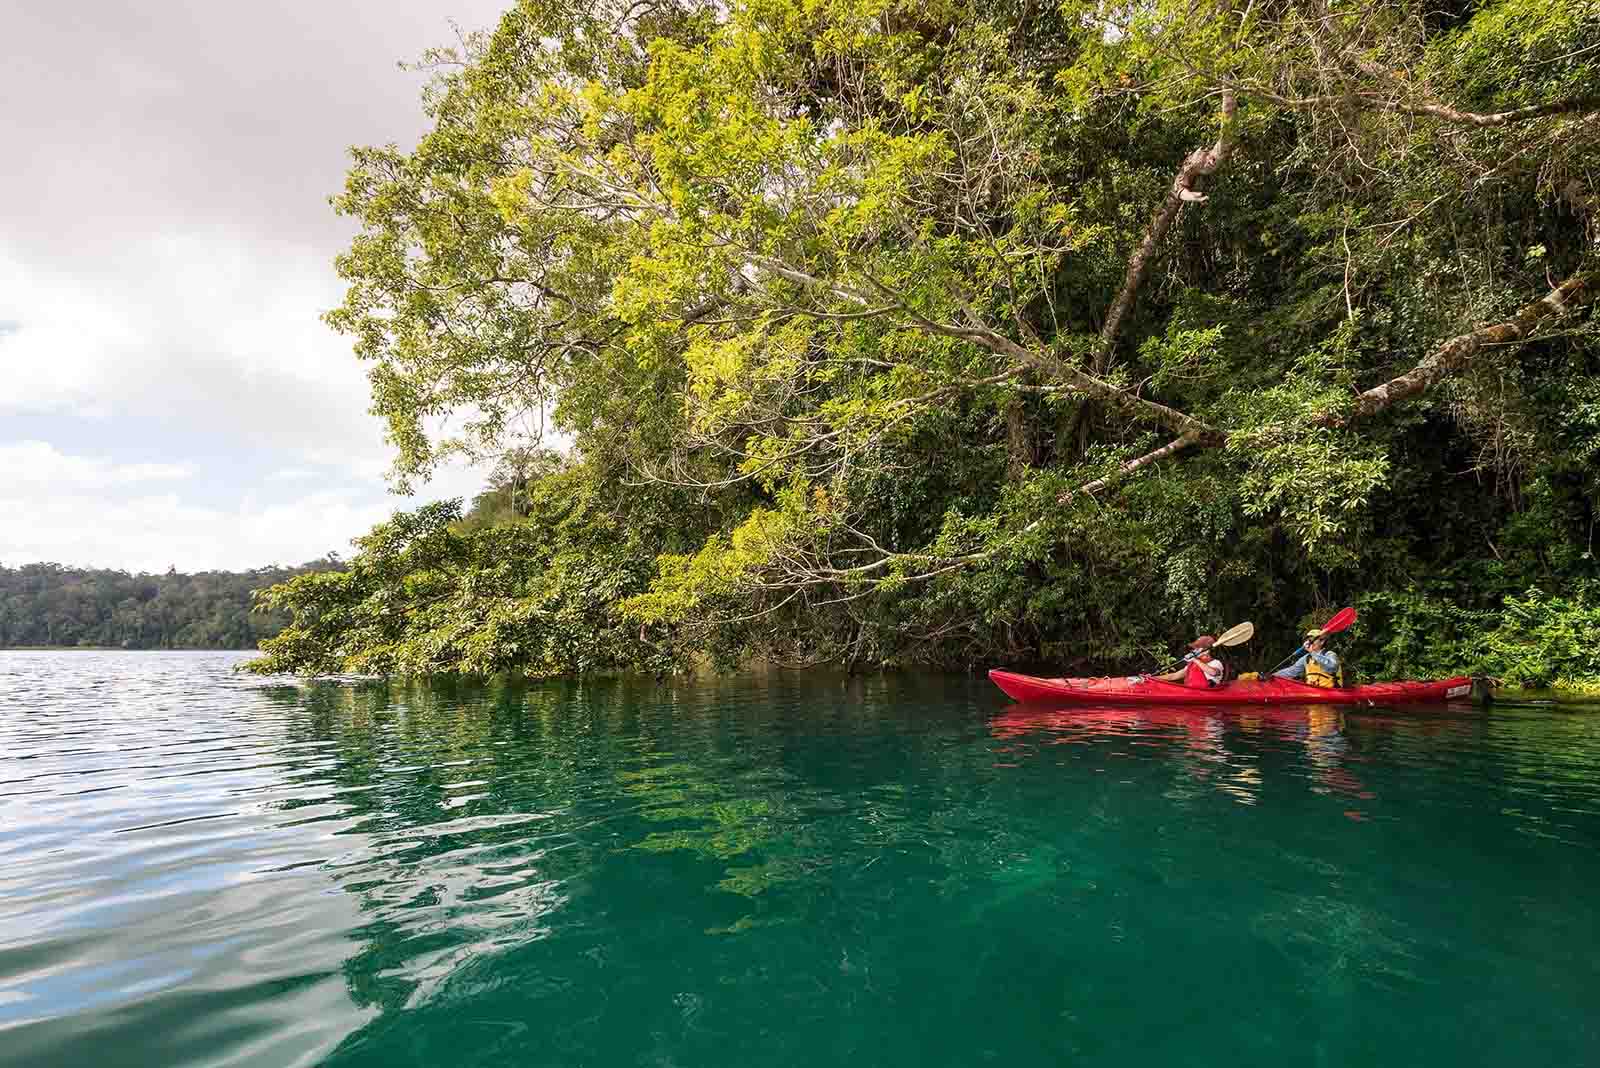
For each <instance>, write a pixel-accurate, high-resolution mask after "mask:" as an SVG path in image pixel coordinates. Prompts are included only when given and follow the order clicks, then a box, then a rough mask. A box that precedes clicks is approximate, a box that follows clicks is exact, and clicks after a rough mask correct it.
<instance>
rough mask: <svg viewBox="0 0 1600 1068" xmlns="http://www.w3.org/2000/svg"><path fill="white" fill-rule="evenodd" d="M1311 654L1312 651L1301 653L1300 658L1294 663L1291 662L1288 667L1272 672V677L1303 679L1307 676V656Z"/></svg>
mask: <svg viewBox="0 0 1600 1068" xmlns="http://www.w3.org/2000/svg"><path fill="white" fill-rule="evenodd" d="M1310 655H1311V654H1310V653H1301V654H1300V659H1298V660H1296V661H1295V662H1294V663H1292V664H1290V665H1289V666H1288V667H1286V668H1284V669H1283V670H1282V671H1274V672H1273V673H1272V677H1273V678H1275V679H1303V678H1305V677H1306V657H1308V656H1310Z"/></svg>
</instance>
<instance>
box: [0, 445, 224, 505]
mask: <svg viewBox="0 0 1600 1068" xmlns="http://www.w3.org/2000/svg"><path fill="white" fill-rule="evenodd" d="M194 473H195V469H194V466H193V465H192V464H161V463H157V464H149V463H139V464H125V463H117V462H116V461H115V460H106V459H100V458H96V457H87V456H68V455H67V454H65V453H63V452H61V451H59V450H58V449H56V448H55V447H54V446H52V445H50V444H49V443H48V442H43V441H19V442H15V443H13V444H9V445H6V444H0V495H3V494H6V493H8V492H15V491H17V490H37V489H44V490H49V491H50V492H55V493H59V492H63V491H66V492H70V491H72V490H79V489H105V488H112V487H126V486H129V485H133V484H135V483H140V482H160V481H172V480H174V479H184V478H191V477H193V475H194Z"/></svg>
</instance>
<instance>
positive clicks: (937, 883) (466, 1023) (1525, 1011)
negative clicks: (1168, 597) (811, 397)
mask: <svg viewBox="0 0 1600 1068" xmlns="http://www.w3.org/2000/svg"><path fill="white" fill-rule="evenodd" d="M236 659H237V658H236V657H235V656H234V655H232V654H92V653H81V654H77V653H74V654H20V653H0V1032H3V1034H0V1048H3V1049H4V1050H5V1052H6V1053H7V1055H8V1056H7V1059H6V1063H13V1062H14V1063H18V1064H27V1065H82V1064H91V1063H92V1064H96V1065H97V1066H110V1065H123V1064H126V1065H199V1064H207V1065H211V1064H235V1065H275V1066H276V1065H290V1064H308V1065H309V1064H328V1065H339V1066H346V1065H385V1066H392V1065H445V1064H449V1065H469V1064H485V1065H488V1064H494V1065H502V1064H508V1063H514V1064H551V1065H555V1064H574V1065H576V1064H640V1063H647V1064H681V1065H690V1064H693V1065H724V1064H726V1065H734V1064H738V1065H746V1064H750V1063H760V1064H796V1065H800V1064H804V1065H814V1064H817V1063H830V1062H838V1063H844V1062H850V1063H872V1064H884V1065H895V1064H925V1063H949V1064H970V1063H983V1062H988V1061H996V1060H1003V1061H1008V1062H1013V1063H1022V1064H1057V1063H1062V1062H1063V1061H1066V1060H1073V1059H1093V1060H1096V1061H1115V1062H1126V1061H1132V1062H1134V1063H1152V1064H1155V1063H1160V1064H1171V1063H1216V1062H1221V1061H1227V1062H1228V1063H1232V1064H1262V1065H1267V1064H1272V1065H1281V1064H1283V1063H1286V1062H1287V1063H1294V1062H1299V1061H1305V1060H1312V1059H1315V1060H1317V1061H1323V1062H1328V1063H1334V1062H1340V1063H1343V1062H1351V1061H1354V1062H1366V1063H1388V1062H1390V1061H1392V1060H1393V1059H1394V1058H1395V1054H1396V1052H1397V1051H1404V1052H1403V1056H1405V1057H1406V1059H1408V1060H1412V1061H1420V1062H1422V1063H1440V1064H1444V1063H1449V1064H1461V1063H1489V1062H1490V1061H1505V1062H1512V1063H1522V1062H1524V1061H1530V1060H1532V1059H1534V1058H1539V1059H1541V1060H1545V1061H1549V1062H1550V1063H1589V1062H1592V1061H1593V1060H1595V1059H1596V1056H1597V1054H1600V1038H1597V1034H1596V1030H1595V1027H1596V1024H1595V1020H1594V1014H1593V1012H1592V1008H1593V1000H1592V991H1593V990H1594V989H1597V988H1600V986H1597V980H1600V965H1597V963H1596V962H1597V961H1600V927H1597V923H1596V918H1595V912H1594V910H1593V908H1592V907H1591V906H1590V905H1589V904H1588V902H1589V901H1590V900H1591V898H1592V893H1593V887H1594V886H1595V885H1596V883H1597V880H1600V859H1597V854H1600V851H1597V850H1596V848H1595V847H1596V845H1597V844H1600V714H1596V713H1593V712H1589V711H1584V710H1565V709H1559V710H1558V709H1549V708H1522V709H1518V708H1505V707H1502V708H1497V709H1494V710H1491V711H1487V712H1486V711H1483V710H1478V709H1470V708H1468V709H1463V708H1451V709H1448V710H1446V709H1437V710H1435V709H1426V708H1422V709H1409V708H1408V709H1405V710H1402V711H1394V712H1389V711H1385V710H1369V709H1362V710H1359V711H1345V710H1341V709H1337V708H1327V707H1308V708H1298V709H1297V708H1274V709H1258V708H1248V709H1237V710H1228V711H1224V712H1205V711H1200V710H1195V709H1187V708H1184V709H1159V708H1145V709H1123V708H1090V709H1074V710H1071V711H1063V710H1060V709H1053V708H1048V707H1033V706H1024V705H1012V704H1010V703H1009V702H1007V701H1006V699H1005V698H1004V697H1003V696H1002V695H1000V694H999V693H998V692H997V691H994V690H993V689H992V687H990V686H988V684H987V683H986V682H985V681H984V680H977V679H965V678H934V679H920V680H919V679H911V678H899V679H896V678H877V679H870V680H860V679H856V680H850V679H840V678H826V677H813V678H799V677H795V676H792V675H785V674H772V675H758V676H749V677H743V678H737V679H724V680H715V679H713V680H704V681H698V682H679V683H668V684H663V685H655V684H652V683H648V682H598V683H593V682H586V683H582V684H577V683H556V684H550V685H541V686H533V687H518V686H510V685H469V684H465V683H441V684H437V685H432V686H421V685H388V684H381V683H372V682H359V681H353V682H345V683H339V682H329V683H317V684H311V685H299V684H292V685H291V684H283V683H273V682H264V681H262V680H255V679H250V678H246V677H241V676H238V675H235V674H233V673H231V672H230V671H229V670H228V668H229V667H230V666H231V664H232V663H233V662H234V661H235V660H236ZM1507 1019H1515V1020H1517V1021H1519V1023H1518V1026H1516V1027H1514V1028H1506V1027H1503V1026H1500V1025H1497V1024H1496V1023H1495V1022H1494V1021H1496V1020H1507Z"/></svg>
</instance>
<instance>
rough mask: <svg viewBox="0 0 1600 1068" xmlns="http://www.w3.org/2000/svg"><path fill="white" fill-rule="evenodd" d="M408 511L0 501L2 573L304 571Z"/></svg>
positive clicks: (371, 498)
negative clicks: (54, 568)
mask: <svg viewBox="0 0 1600 1068" xmlns="http://www.w3.org/2000/svg"><path fill="white" fill-rule="evenodd" d="M401 505H402V502H400V501H398V500H394V499H390V498H384V497H383V496H381V495H376V494H371V493H366V492H363V491H359V490H331V491H322V492H316V493H311V494H307V495H305V496H303V497H299V498H297V499H294V500H291V501H287V502H284V503H279V504H271V505H262V504H260V503H258V502H255V501H252V500H250V499H248V498H244V499H242V500H241V501H240V502H239V504H238V505H237V506H235V507H232V508H215V507H207V506H204V505H197V504H194V503H191V502H189V501H186V500H185V499H184V498H183V497H182V496H180V495H179V494H177V493H163V494H152V495H148V496H139V497H133V498H130V499H127V500H121V501H107V500H105V499H103V498H101V497H99V496H90V495H84V494H61V493H36V494H31V495H26V496H24V495H19V494H14V493H8V492H4V491H0V563H3V564H6V565H8V566H16V565H18V564H24V563H31V562H33V561H37V560H53V561H55V562H57V563H63V564H69V565H81V566H112V567H120V568H126V569H128V570H130V571H165V570H166V569H167V568H168V567H169V566H176V567H177V568H178V570H180V571H202V570H232V571H238V570H245V569H248V568H252V567H262V566H265V565H267V564H274V563H277V564H298V563H303V562H305V561H307V560H313V559H316V558H317V557H319V556H322V555H324V554H325V553H327V552H328V551H330V550H333V551H336V552H339V553H341V554H344V555H348V554H349V552H350V540H351V538H352V536H353V535H355V534H358V533H363V532H365V531H366V530H368V529H369V528H370V527H371V526H372V525H373V524H374V523H377V522H379V521H381V520H383V519H385V518H387V517H388V515H389V514H390V513H391V512H392V511H394V510H395V509H396V508H397V507H400V506H401Z"/></svg>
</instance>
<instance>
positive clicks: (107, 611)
mask: <svg viewBox="0 0 1600 1068" xmlns="http://www.w3.org/2000/svg"><path fill="white" fill-rule="evenodd" d="M337 566H338V565H337V563H336V562H334V561H332V560H319V561H316V562H314V563H310V564H306V565H304V566H302V567H294V568H286V567H263V568H257V569H256V570H253V571H241V572H233V571H201V572H196V573H195V574H179V573H178V572H177V571H168V572H167V573H166V574H164V575H149V574H129V573H128V572H126V571H109V570H87V569H83V568H73V567H63V566H61V565H60V564H27V565H25V566H23V567H18V568H8V567H0V649H5V648H16V647H19V646H22V647H46V646H49V647H61V646H66V647H84V646H94V647H102V648H115V649H252V648H254V647H255V646H256V645H257V643H259V642H261V641H262V640H263V639H266V638H271V637H273V636H274V635H276V634H277V633H278V632H279V631H280V630H282V629H283V627H284V625H285V624H286V623H287V622H288V617H287V615H286V614H284V613H282V612H271V611H265V612H263V611H257V610H256V609H255V606H254V603H253V601H252V596H251V595H252V591H254V590H258V589H263V588H265V587H268V586H272V585H276V584H279V583H283V582H287V581H289V580H290V579H293V578H294V577H295V576H297V575H303V574H308V573H312V572H321V571H327V570H329V569H331V568H334V567H337Z"/></svg>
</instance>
